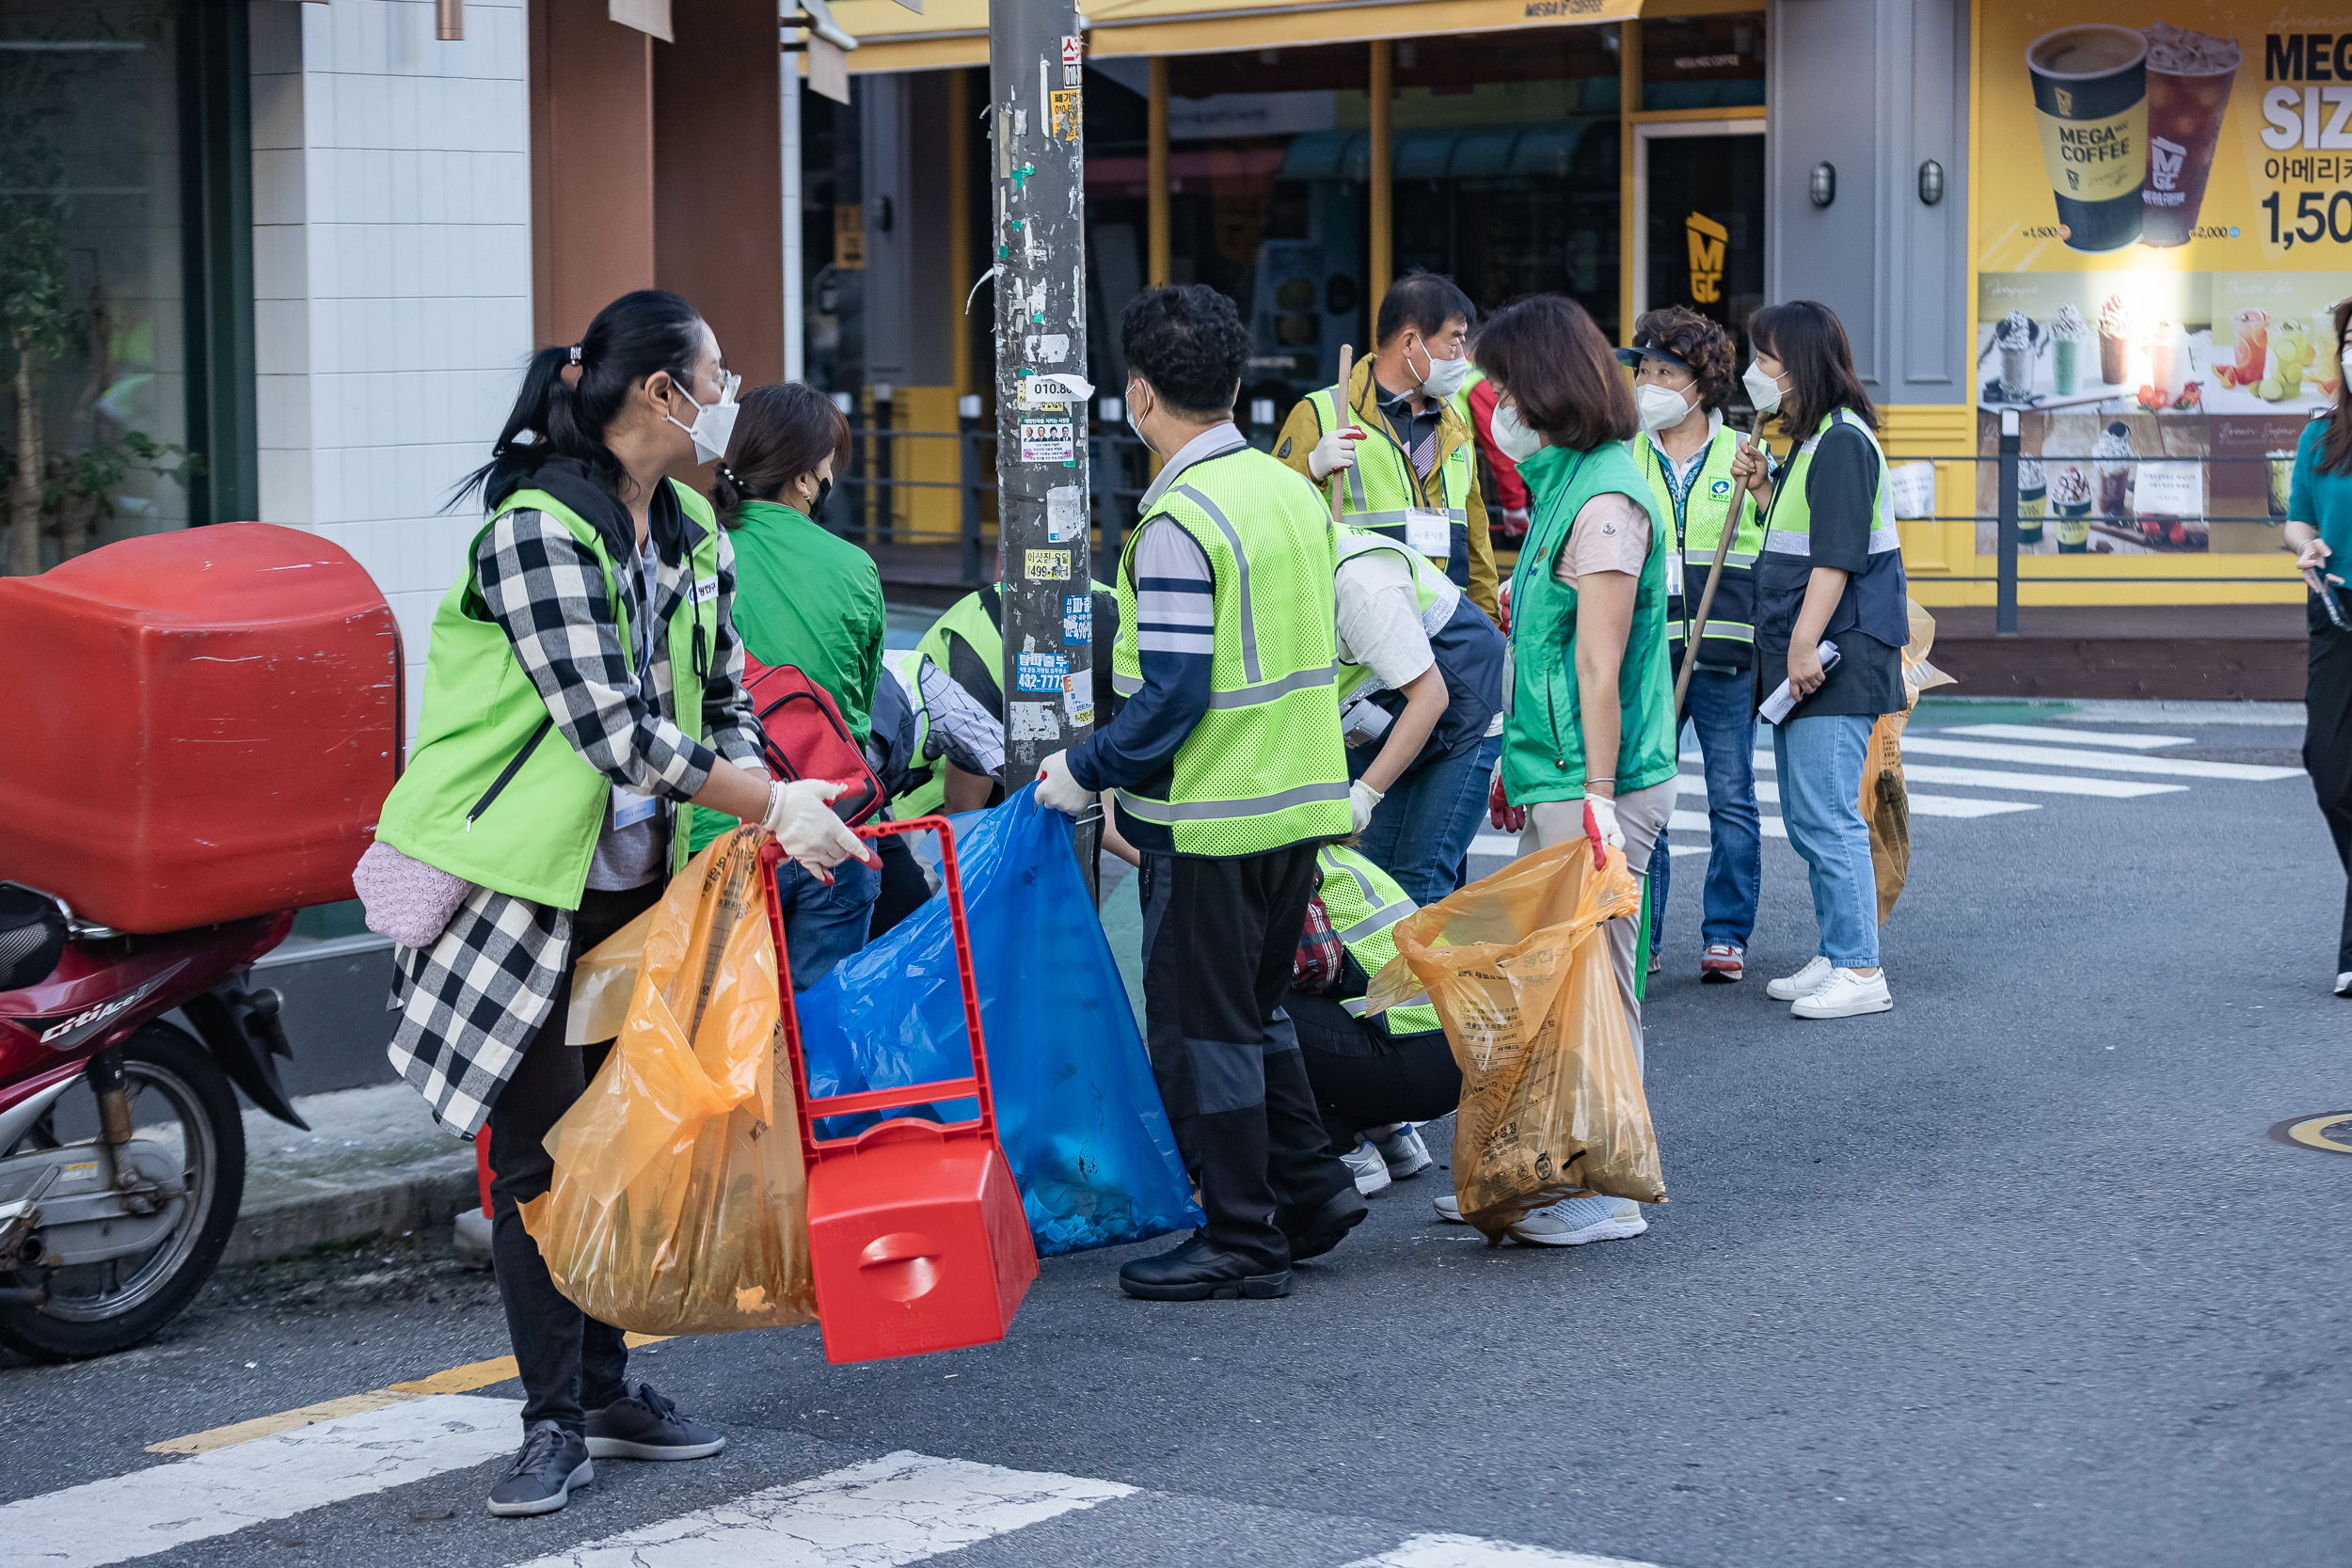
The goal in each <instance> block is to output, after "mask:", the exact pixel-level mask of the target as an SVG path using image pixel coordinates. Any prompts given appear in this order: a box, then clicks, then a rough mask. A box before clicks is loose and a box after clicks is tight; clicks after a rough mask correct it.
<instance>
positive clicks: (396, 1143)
mask: <svg viewBox="0 0 2352 1568" xmlns="http://www.w3.org/2000/svg"><path fill="white" fill-rule="evenodd" d="M294 1109H295V1110H297V1111H299V1112H301V1113H302V1118H303V1119H304V1120H305V1121H307V1122H309V1123H310V1131H309V1132H297V1131H295V1130H294V1128H291V1127H289V1126H287V1125H286V1124H285V1123H284V1122H282V1121H278V1120H274V1119H273V1118H271V1117H267V1116H264V1115H262V1113H261V1112H259V1111H247V1112H246V1114H245V1148H246V1156H245V1160H246V1170H245V1204H244V1206H243V1208H242V1209H241V1210H240V1211H239V1212H238V1215H237V1228H236V1230H235V1231H234V1232H232V1233H231V1234H230V1238H229V1246H228V1250H227V1251H226V1252H224V1253H223V1254H222V1255H221V1261H222V1262H223V1263H241V1262H246V1261H248V1260H250V1259H259V1258H276V1257H278V1256H280V1255H281V1254H284V1253H289V1252H298V1251H300V1250H301V1249H303V1248H304V1247H310V1246H317V1245H320V1244H321V1243H327V1242H345V1241H351V1240H354V1239H356V1238H358V1237H364V1236H379V1235H384V1234H386V1233H397V1232H400V1231H403V1230H416V1229H421V1228H422V1227H426V1226H436V1225H447V1224H449V1223H450V1220H451V1218H452V1216H453V1215H454V1214H455V1213H456V1212H458V1211H459V1210H460V1209H464V1208H467V1207H469V1206H471V1205H472V1204H473V1203H474V1202H475V1200H476V1192H477V1189H476V1186H475V1178H474V1152H473V1145H471V1144H469V1143H461V1142H459V1141H458V1140H457V1139H455V1138H453V1137H451V1136H450V1135H449V1134H448V1133H447V1132H442V1131H441V1130H440V1128H438V1127H437V1126H436V1125H434V1121H433V1117H432V1114H431V1113H430V1112H428V1111H427V1110H426V1109H425V1106H424V1100H423V1098H422V1097H421V1096H420V1095H419V1094H418V1093H417V1091H416V1090H414V1089H412V1088H410V1087H409V1086H408V1085H405V1084H379V1085H374V1086H373V1087H371V1088H364V1089H340V1090H337V1091H335V1092H334V1093H331V1094H310V1095H303V1096H301V1097H299V1098H297V1099H296V1100H295V1101H294Z"/></svg>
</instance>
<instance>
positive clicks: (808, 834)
mask: <svg viewBox="0 0 2352 1568" xmlns="http://www.w3.org/2000/svg"><path fill="white" fill-rule="evenodd" d="M841 788H842V786H841V785H840V784H835V783H834V781H833V780H831V779H795V780H793V781H792V782H791V783H790V784H782V783H778V784H770V785H769V786H768V813H767V815H766V816H762V817H761V818H760V819H759V825H760V826H761V827H763V828H765V829H767V830H768V831H769V832H771V833H773V834H774V835H775V839H776V846H777V847H778V848H781V849H782V850H783V851H784V852H785V853H786V854H787V855H789V856H791V857H792V859H793V860H794V861H796V862H797V863H799V864H800V865H801V866H802V868H803V869H804V870H805V871H807V872H808V873H809V875H811V876H813V877H815V878H817V879H818V880H820V881H823V882H824V883H826V884H827V885H828V886H830V885H831V884H832V882H833V874H832V868H833V867H834V866H836V865H839V864H840V863H842V862H843V861H858V862H860V863H864V864H867V865H871V864H874V863H875V862H874V861H873V860H872V859H870V858H868V856H867V853H866V847H865V845H863V844H862V843H860V842H859V841H858V836H857V834H855V833H853V832H850V829H849V825H848V824H847V823H845V822H843V821H842V820H841V818H839V817H838V816H834V814H833V804H832V802H833V799H834V796H836V795H839V794H840V793H841Z"/></svg>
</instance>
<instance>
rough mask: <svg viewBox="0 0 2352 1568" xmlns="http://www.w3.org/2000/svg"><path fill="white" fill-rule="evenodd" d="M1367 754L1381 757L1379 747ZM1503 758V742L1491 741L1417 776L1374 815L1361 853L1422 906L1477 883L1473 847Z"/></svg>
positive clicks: (1427, 766)
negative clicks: (1497, 760)
mask: <svg viewBox="0 0 2352 1568" xmlns="http://www.w3.org/2000/svg"><path fill="white" fill-rule="evenodd" d="M1362 749H1363V750H1364V751H1368V752H1373V753H1374V754H1375V755H1377V754H1378V752H1377V749H1376V748H1375V747H1369V746H1367V747H1364V748H1362ZM1501 755H1502V736H1499V735H1490V736H1486V738H1485V739H1483V740H1481V741H1480V742H1479V743H1478V744H1477V745H1475V746H1473V747H1471V748H1470V749H1469V750H1468V751H1464V752H1455V753H1454V755H1452V756H1450V757H1439V758H1438V759H1437V760H1436V761H1434V762H1424V763H1422V765H1421V766H1420V767H1418V768H1413V769H1411V770H1410V771H1408V772H1407V773H1406V774H1405V776H1404V777H1403V778H1400V779H1398V780H1397V781H1396V782H1395V783H1394V784H1391V785H1389V793H1388V796H1387V798H1386V799H1384V800H1381V802H1380V803H1379V804H1378V805H1376V806H1375V807H1373V808H1372V821H1371V822H1370V823H1368V824H1367V825H1366V826H1365V828H1364V836H1363V838H1362V839H1361V840H1359V842H1358V844H1357V846H1356V847H1357V848H1358V849H1359V850H1361V851H1362V852H1363V855H1364V858H1365V859H1366V860H1369V861H1370V862H1372V863H1373V864H1375V865H1376V866H1378V867H1379V868H1380V869H1381V870H1383V871H1385V872H1387V873H1388V874H1389V875H1390V876H1391V877H1393V878H1395V879H1396V885H1397V886H1398V887H1401V888H1403V889H1404V890H1405V894H1406V896H1407V897H1409V898H1410V899H1412V901H1413V902H1414V903H1416V904H1434V903H1436V902H1437V901H1438V899H1440V898H1443V897H1444V896H1445V895H1447V894H1449V893H1452V892H1453V891H1454V889H1456V888H1458V887H1460V886H1461V885H1462V884H1463V883H1464V882H1466V881H1468V880H1469V879H1470V840H1471V839H1473V838H1476V837H1477V836H1478V825H1479V824H1480V823H1481V822H1483V821H1485V820H1486V787H1487V782H1488V780H1489V778H1490V777H1491V776H1492V775H1493V773H1494V769H1495V758H1497V757H1499V756H1501ZM1367 766H1369V764H1368V763H1367ZM1356 771H1357V772H1358V773H1361V772H1362V769H1361V768H1358V769H1356Z"/></svg>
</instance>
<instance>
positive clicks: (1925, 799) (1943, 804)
mask: <svg viewBox="0 0 2352 1568" xmlns="http://www.w3.org/2000/svg"><path fill="white" fill-rule="evenodd" d="M1903 776H1904V778H1905V779H1906V780H1908V779H1909V778H1910V776H1911V770H1910V769H1909V768H1905V769H1904V770H1903ZM2155 787H2157V788H2159V789H2161V788H2165V787H2168V786H2166V785H2162V784H2159V785H2156V786H2155ZM2169 787H2172V788H2176V789H2177V788H2179V787H2181V786H2180V785H2177V784H2175V785H2171V786H2169ZM1675 793H1676V794H1677V795H1696V796H1700V797H1702V798H1704V797H1705V796H1706V794H1707V781H1706V780H1705V779H1701V778H1696V777H1693V776H1692V775H1691V774H1689V773H1678V774H1677V775H1675ZM1756 799H1757V800H1769V801H1771V802H1772V804H1774V805H1778V804H1780V785H1779V784H1777V783H1775V782H1774V781H1772V780H1771V779H1758V780H1756ZM1906 799H1908V800H1910V802H1911V812H1912V815H1913V816H1961V817H1968V816H2000V815H2001V814H2002V813H2004V812H2012V811H2039V810H2041V809H2042V808H2041V807H2039V806H2037V805H2034V804H2033V803H2032V802H2030V801H2026V800H1964V799H1963V798H1962V797H1960V796H1957V795H1922V794H1920V793H1919V792H1918V791H1916V790H1912V791H1909V792H1908V793H1907V795H1906Z"/></svg>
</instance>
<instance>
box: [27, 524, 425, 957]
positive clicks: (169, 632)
mask: <svg viewBox="0 0 2352 1568" xmlns="http://www.w3.org/2000/svg"><path fill="white" fill-rule="evenodd" d="M0 649H5V650H6V657H0V824H5V828H0V878H4V879H8V880H12V881H19V882H25V883H29V884H30V885H32V886H34V887H37V888H41V889H43V890H45V891H47V892H50V893H54V894H56V895H57V896H59V897H61V898H63V899H64V900H65V901H66V902H67V903H69V904H71V905H72V906H73V910H74V912H75V913H76V914H78V915H80V916H82V917H83V918H84V919H86V920H93V921H97V922H99V923H101V924H102V925H106V926H112V927H116V928H117V929H119V930H125V931H170V930H178V929H181V928H183V927H190V926H206V925H211V924H213V923H214V922H215V921H222V920H237V919H242V918H244V917H246V916H248V915H255V914H265V913H268V912H270V911H276V910H285V909H294V908H298V907H300V906H302V905H306V904H325V903H332V902H334V901H336V900H338V899H343V898H349V897H350V896H352V891H351V869H352V867H353V866H354V865H355V864H357V863H358V859H359V856H360V853H361V851H363V850H364V849H366V847H368V843H369V840H370V836H371V834H372V832H373V828H374V825H375V819H376V816H377V815H378V813H379V811H380V809H381V808H382V806H383V804H384V797H385V795H386V794H387V793H389V791H390V789H391V787H392V780H393V779H394V778H395V777H396V776H398V774H399V771H400V763H401V722H402V717H401V706H402V700H401V650H400V629H399V627H398V626H396V625H394V623H393V620H392V612H391V610H390V608H389V606H387V605H386V604H385V602H384V595H383V594H380V593H378V592H377V591H376V587H375V583H374V581H373V579H372V578H369V576H368V574H367V572H366V570H365V569H364V568H363V567H361V566H360V564H359V563H358V562H356V561H354V560H352V559H351V557H350V555H349V554H347V553H346V552H345V551H343V550H342V548H340V547H338V546H334V545H331V544H328V543H327V542H326V541H325V540H323V539H320V538H318V537H316V536H315V535H312V534H309V533H304V532H301V531H297V530H294V529H289V528H278V527H275V526H272V525H270V524H266V523H222V524H218V525H216V526H214V527H211V528H192V529H184V530H181V531H177V532H172V533H156V534H149V535H147V536H145V537H143V538H137V539H126V540H123V541H122V542H121V543H119V544H115V545H108V546H105V547H104V548H103V549H96V550H92V551H90V552H89V553H88V554H87V555H83V556H78V557H76V558H75V559H73V560H72V561H69V562H65V563H64V564H62V565H59V566H56V567H53V568H52V569H51V570H49V571H47V572H45V573H43V574H41V575H40V577H33V578H0Z"/></svg>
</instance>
